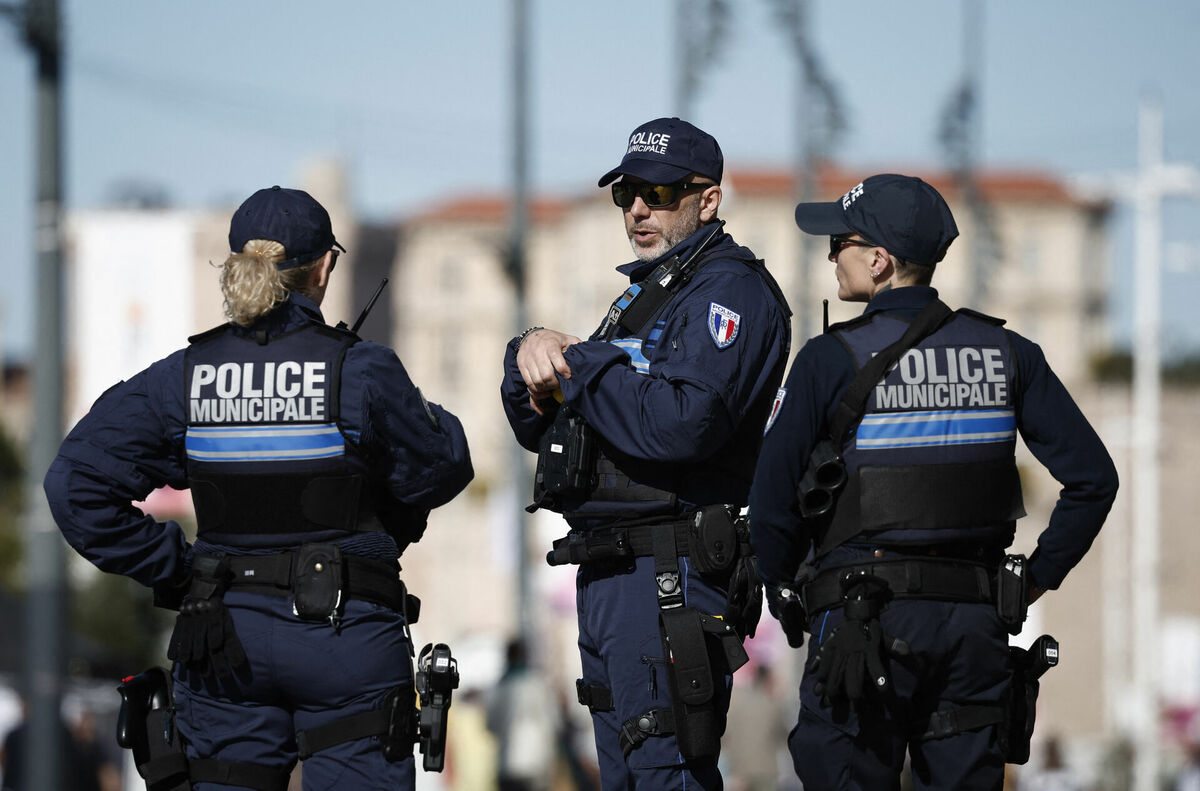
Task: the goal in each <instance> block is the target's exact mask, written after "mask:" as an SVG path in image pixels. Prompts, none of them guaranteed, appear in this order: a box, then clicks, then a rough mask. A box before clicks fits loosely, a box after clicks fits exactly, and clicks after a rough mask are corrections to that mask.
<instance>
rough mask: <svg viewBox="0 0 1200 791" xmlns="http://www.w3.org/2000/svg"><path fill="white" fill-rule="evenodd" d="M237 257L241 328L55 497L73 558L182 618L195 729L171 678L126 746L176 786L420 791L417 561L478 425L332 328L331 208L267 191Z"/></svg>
mask: <svg viewBox="0 0 1200 791" xmlns="http://www.w3.org/2000/svg"><path fill="white" fill-rule="evenodd" d="M229 244H230V249H231V250H232V253H231V255H230V256H229V258H228V259H227V260H226V261H225V263H224V265H223V267H222V269H221V290H222V292H223V294H224V297H225V310H226V314H227V316H228V317H229V319H230V322H229V323H227V324H224V325H222V326H220V327H217V328H215V329H213V330H210V331H209V332H205V333H203V334H201V335H197V336H195V337H193V338H191V339H189V346H188V347H187V348H185V349H182V350H180V351H178V352H175V353H174V354H172V355H170V356H169V357H166V358H165V359H163V360H160V361H158V362H156V363H154V364H153V365H151V366H150V367H149V368H147V369H146V370H144V371H142V372H141V373H138V374H137V375H135V376H134V377H132V378H131V379H129V380H128V381H124V382H120V383H118V384H117V385H115V386H114V387H112V388H110V389H109V390H108V391H107V392H105V393H104V395H102V396H101V397H100V399H99V400H98V401H96V403H95V404H94V405H93V406H92V408H91V411H90V412H88V414H87V415H86V416H85V417H84V418H83V419H82V420H81V421H80V422H79V424H78V425H76V426H75V428H74V429H73V430H72V431H71V433H70V434H69V436H68V437H67V438H66V440H65V441H64V442H63V445H62V448H61V450H60V451H59V455H58V457H57V459H55V461H54V463H53V464H52V465H51V467H50V470H49V473H48V474H47V476H46V481H45V488H46V494H47V496H48V497H49V500H50V505H51V509H52V511H53V513H54V516H55V518H56V520H57V521H58V525H59V527H60V529H61V530H62V533H63V535H64V536H65V537H66V539H67V541H68V542H69V543H70V544H71V546H73V547H74V548H75V549H76V550H77V551H78V552H79V553H80V554H81V555H83V556H84V557H85V558H87V559H88V560H90V561H91V562H92V563H94V564H95V565H96V566H98V567H99V568H100V569H102V570H103V571H107V572H111V573H115V574H124V575H126V576H129V577H132V578H133V579H135V580H137V581H138V582H140V583H142V584H143V585H147V586H151V587H153V588H154V590H155V593H156V598H157V600H158V601H160V602H162V603H164V604H168V605H170V606H173V607H174V608H177V609H180V615H179V618H178V620H177V622H176V626H175V631H174V633H173V634H172V637H171V644H170V649H169V652H168V653H169V656H171V658H173V659H175V660H176V663H175V667H174V673H173V675H174V681H175V683H174V685H173V687H174V691H173V697H174V709H175V712H176V715H175V717H174V723H172V721H171V719H172V718H171V713H170V708H169V707H170V702H171V693H170V691H169V690H170V687H171V684H170V680H169V678H168V677H167V675H166V674H165V672H163V671H158V672H157V673H155V672H153V671H148V672H147V674H144V675H143V676H137V677H133V678H131V679H129V680H127V683H126V685H125V686H124V687H123V688H122V693H123V695H125V698H126V704H127V711H125V712H124V713H123V714H122V724H121V732H120V734H119V736H118V738H119V740H120V741H121V742H122V746H127V747H131V748H132V749H133V750H134V755H135V758H137V760H138V763H139V770H141V771H142V773H143V776H144V777H146V779H147V784H148V787H153V788H171V789H177V788H180V789H183V788H194V789H196V790H197V791H210V790H211V789H242V788H249V789H263V790H264V791H270V790H275V789H278V790H280V791H281V790H282V789H284V788H285V787H286V786H287V783H288V776H289V774H290V772H291V769H292V767H293V766H295V764H296V761H297V758H300V759H302V760H304V773H303V774H304V787H305V788H306V789H316V788H323V789H333V788H337V789H347V790H349V789H381V790H382V789H395V788H412V787H413V784H414V771H413V758H412V747H413V744H412V739H413V737H412V735H411V734H412V714H413V711H414V710H415V706H414V705H413V702H412V696H413V673H412V667H411V659H410V651H411V647H410V644H409V636H408V622H410V621H412V620H414V619H415V616H416V613H415V611H414V604H415V600H414V599H413V598H412V597H411V596H409V595H407V593H406V591H405V588H404V585H403V583H402V582H401V581H400V580H399V577H398V571H399V568H398V564H397V558H398V557H399V555H400V553H401V552H402V551H403V549H404V548H405V547H406V546H407V545H408V544H409V543H410V542H412V541H415V540H417V539H418V538H420V536H421V533H422V532H423V530H424V527H425V519H426V516H427V515H428V512H429V509H431V508H434V507H436V506H439V505H442V504H444V503H446V502H448V501H449V500H450V499H451V498H453V497H454V496H455V495H456V494H457V493H458V492H460V491H461V490H462V489H463V488H464V487H465V486H466V485H467V482H468V481H470V479H471V477H472V474H473V473H472V469H471V462H470V457H469V453H468V450H467V443H466V438H465V436H464V435H463V430H462V426H461V424H460V423H459V421H458V419H457V418H455V417H454V416H453V415H451V414H450V413H449V412H447V411H445V410H444V409H442V408H441V407H439V406H437V405H436V404H431V403H428V402H426V401H425V399H424V398H423V397H422V395H421V393H420V391H419V390H418V389H417V388H416V387H414V386H413V383H412V382H411V381H410V379H409V377H408V374H407V373H406V372H405V369H404V366H403V365H402V364H401V363H400V360H399V359H398V358H397V357H396V355H395V353H394V352H392V351H391V350H390V349H388V348H385V347H383V346H379V345H376V344H373V343H368V342H366V341H361V340H360V339H359V338H358V336H357V335H355V334H354V333H353V332H351V331H349V330H346V329H342V328H341V327H338V328H334V327H329V326H327V325H326V324H325V322H324V320H323V318H322V316H321V312H320V310H319V308H318V306H319V305H320V303H321V301H322V298H323V297H324V295H325V290H326V287H327V286H328V284H329V279H330V276H331V274H332V272H333V270H334V266H335V264H336V263H337V259H338V255H339V253H340V252H342V251H343V248H342V246H341V245H340V244H338V242H337V240H336V239H335V238H334V235H333V231H332V228H331V225H330V220H329V215H328V213H327V212H326V211H325V209H324V208H323V207H322V206H321V205H320V204H319V203H317V201H316V200H314V199H313V198H312V197H311V196H310V195H308V193H306V192H303V191H301V190H294V189H281V188H280V187H272V188H270V189H263V190H259V191H258V192H255V193H254V194H253V195H251V196H250V197H249V198H248V199H247V200H246V201H245V202H244V203H243V204H242V205H241V207H239V208H238V210H237V213H236V214H234V216H233V220H232V222H231V223H230V229H229ZM342 326H343V327H344V325H342ZM164 485H169V486H173V487H175V488H180V489H182V488H190V489H191V493H192V499H193V502H194V504H195V507H196V521H197V529H198V538H197V539H196V541H195V543H194V544H191V545H189V543H188V541H187V539H186V538H185V535H184V532H183V530H182V529H181V528H180V526H179V525H178V524H176V523H175V522H173V521H168V522H157V521H155V519H153V518H152V517H150V516H147V515H144V514H143V513H142V512H141V511H140V510H138V509H137V508H136V507H134V506H133V505H131V504H130V503H131V501H137V500H143V499H145V497H146V495H147V494H149V493H150V492H151V491H152V490H153V489H155V488H157V487H160V486H164ZM406 616H407V617H406ZM151 709H153V710H151ZM147 717H151V718H154V719H151V720H147ZM148 722H149V724H147V723H148ZM174 725H177V726H178V728H177V730H176V729H175V728H174V727H173V726H174ZM405 734H407V735H408V736H407V743H404V739H402V738H400V737H401V736H403V735H405ZM189 784H190V785H189Z"/></svg>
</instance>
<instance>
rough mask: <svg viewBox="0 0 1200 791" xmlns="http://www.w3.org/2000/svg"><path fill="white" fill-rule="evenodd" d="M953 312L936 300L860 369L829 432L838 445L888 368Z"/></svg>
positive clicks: (856, 421)
mask: <svg viewBox="0 0 1200 791" xmlns="http://www.w3.org/2000/svg"><path fill="white" fill-rule="evenodd" d="M953 315H954V311H952V310H950V308H948V307H946V303H944V302H942V301H941V300H940V299H935V300H933V301H932V302H930V303H929V304H928V305H926V306H925V307H924V308H923V309H922V310H921V312H920V313H918V314H917V317H916V318H915V319H913V321H912V323H911V324H909V325H908V329H906V330H905V331H904V334H903V335H901V336H900V340H898V341H896V342H895V343H893V344H892V345H891V346H888V347H887V348H886V349H884V350H883V351H881V352H880V353H879V354H877V355H875V356H874V357H872V358H871V359H870V360H869V361H868V362H867V364H866V365H864V366H863V367H862V368H860V369H859V371H858V375H857V376H855V377H854V381H853V382H851V383H850V386H849V387H847V388H846V392H845V393H843V394H842V400H841V402H840V403H839V404H838V408H837V412H836V413H835V414H834V417H833V424H832V428H831V430H830V432H829V436H830V437H832V438H833V441H834V443H835V444H836V445H837V447H839V448H840V447H841V446H842V443H843V442H845V440H846V432H848V431H849V430H850V428H851V427H852V426H854V425H857V423H858V421H859V420H861V419H862V416H863V413H864V412H865V411H866V408H867V398H868V396H870V395H871V390H873V389H874V388H875V385H877V384H879V380H880V379H882V378H883V377H884V375H885V374H886V373H887V371H888V369H889V368H891V367H892V365H893V364H894V363H895V362H896V361H897V360H899V359H900V358H901V357H902V356H903V355H904V353H905V352H907V351H908V350H909V349H911V348H912V347H914V346H916V345H917V344H918V343H920V342H921V340H922V339H924V338H925V337H926V336H928V335H932V334H933V333H934V332H935V331H936V330H937V328H938V327H940V326H942V324H944V323H945V322H946V321H947V320H949V319H950V317H951V316H953Z"/></svg>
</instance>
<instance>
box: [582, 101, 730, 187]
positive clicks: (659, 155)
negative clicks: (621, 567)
mask: <svg viewBox="0 0 1200 791" xmlns="http://www.w3.org/2000/svg"><path fill="white" fill-rule="evenodd" d="M724 169H725V158H724V157H723V156H721V147H720V146H719V145H717V140H716V138H714V137H713V136H712V135H710V134H709V133H708V132H705V131H702V130H700V129H697V128H696V127H694V126H692V125H691V124H689V123H688V122H687V121H681V120H679V119H678V118H656V119H654V120H653V121H648V122H646V123H644V124H642V125H641V126H639V127H638V128H637V129H634V130H633V133H632V134H631V135H629V146H628V147H627V148H626V149H625V157H624V158H623V159H622V160H621V164H620V165H617V166H616V167H615V168H613V169H612V170H610V171H608V172H607V173H605V174H604V175H603V176H602V177H601V179H600V183H599V186H601V187H604V186H607V185H608V184H611V183H612V182H614V181H616V180H617V177H618V176H634V177H636V178H639V179H642V180H643V181H647V182H649V183H651V184H674V183H675V182H677V181H682V180H683V179H685V178H687V177H688V176H689V175H691V174H692V173H696V174H698V175H700V176H704V177H705V178H710V179H712V180H713V181H714V182H716V183H717V184H720V183H721V173H722V172H723V171H724Z"/></svg>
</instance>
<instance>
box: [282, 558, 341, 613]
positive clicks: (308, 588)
mask: <svg viewBox="0 0 1200 791" xmlns="http://www.w3.org/2000/svg"><path fill="white" fill-rule="evenodd" d="M294 563H295V565H294V567H293V568H292V598H293V606H292V609H293V611H294V612H295V613H296V615H298V616H299V617H301V618H303V619H304V620H306V621H324V620H328V619H330V618H332V617H333V616H335V615H336V614H337V611H338V608H339V607H340V606H341V604H342V591H343V589H344V577H343V568H342V550H341V549H339V548H338V547H337V546H336V545H334V544H301V545H300V548H299V549H298V550H296V557H295V561H294Z"/></svg>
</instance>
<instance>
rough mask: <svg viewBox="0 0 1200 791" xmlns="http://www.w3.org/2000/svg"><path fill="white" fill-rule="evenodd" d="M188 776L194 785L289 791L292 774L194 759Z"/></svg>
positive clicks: (230, 762)
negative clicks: (215, 784) (219, 785)
mask: <svg viewBox="0 0 1200 791" xmlns="http://www.w3.org/2000/svg"><path fill="white" fill-rule="evenodd" d="M188 776H189V777H190V778H191V780H192V782H193V783H221V784H222V785H231V786H242V787H243V788H253V789H255V791H287V786H288V779H289V777H290V773H288V772H285V771H283V770H282V769H272V768H270V767H268V766H259V765H258V764H250V763H245V762H242V761H218V760H216V759H214V758H194V759H192V760H190V761H188Z"/></svg>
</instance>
